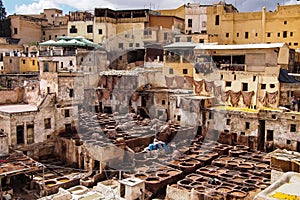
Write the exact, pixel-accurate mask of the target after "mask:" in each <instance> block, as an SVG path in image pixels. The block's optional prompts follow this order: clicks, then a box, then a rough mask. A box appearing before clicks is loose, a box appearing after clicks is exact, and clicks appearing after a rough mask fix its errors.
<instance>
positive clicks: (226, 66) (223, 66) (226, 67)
mask: <svg viewBox="0 0 300 200" xmlns="http://www.w3.org/2000/svg"><path fill="white" fill-rule="evenodd" d="M220 70H225V71H245V70H246V64H220Z"/></svg>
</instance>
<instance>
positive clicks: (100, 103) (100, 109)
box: [99, 102, 103, 113]
mask: <svg viewBox="0 0 300 200" xmlns="http://www.w3.org/2000/svg"><path fill="white" fill-rule="evenodd" d="M99 112H101V113H102V112H103V109H102V102H99Z"/></svg>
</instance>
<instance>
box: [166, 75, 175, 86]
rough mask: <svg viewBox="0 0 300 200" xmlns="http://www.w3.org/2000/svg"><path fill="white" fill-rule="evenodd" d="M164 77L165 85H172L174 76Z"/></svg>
mask: <svg viewBox="0 0 300 200" xmlns="http://www.w3.org/2000/svg"><path fill="white" fill-rule="evenodd" d="M165 79H166V85H167V87H171V86H172V85H173V81H174V77H167V76H165Z"/></svg>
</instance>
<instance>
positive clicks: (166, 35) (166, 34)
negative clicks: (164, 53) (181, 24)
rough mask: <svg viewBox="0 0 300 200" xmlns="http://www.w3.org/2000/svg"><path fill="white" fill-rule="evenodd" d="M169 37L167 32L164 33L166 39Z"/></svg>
mask: <svg viewBox="0 0 300 200" xmlns="http://www.w3.org/2000/svg"><path fill="white" fill-rule="evenodd" d="M167 39H168V33H167V32H165V33H164V40H167Z"/></svg>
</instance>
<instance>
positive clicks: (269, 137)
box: [267, 130, 274, 141]
mask: <svg viewBox="0 0 300 200" xmlns="http://www.w3.org/2000/svg"><path fill="white" fill-rule="evenodd" d="M273 135H274V131H273V130H267V141H273Z"/></svg>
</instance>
